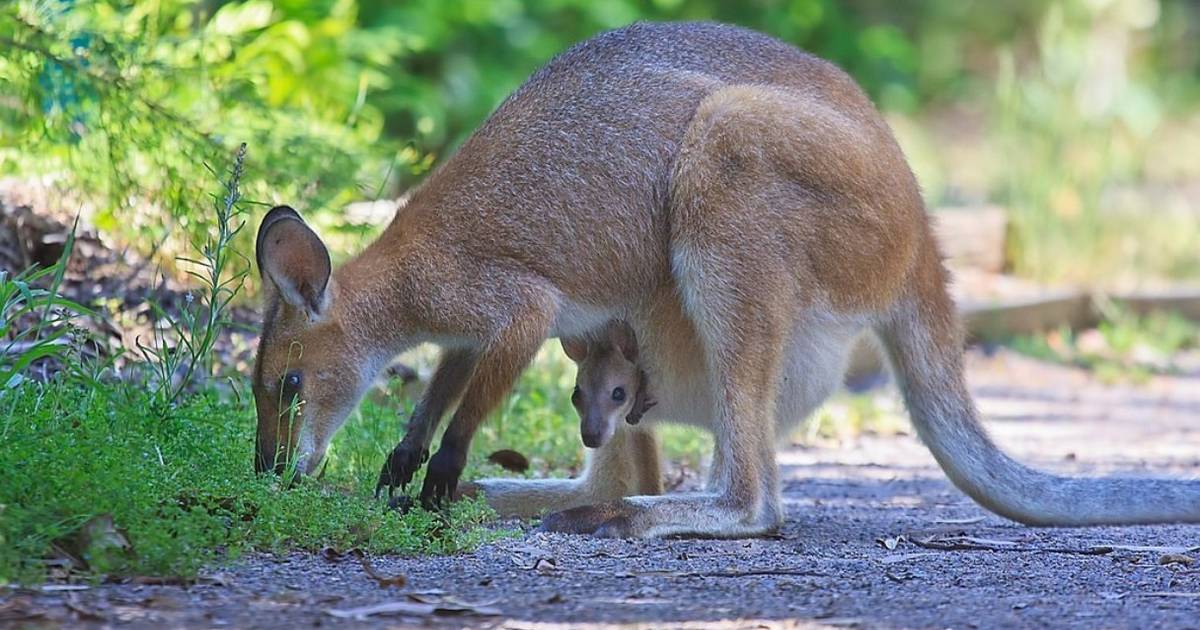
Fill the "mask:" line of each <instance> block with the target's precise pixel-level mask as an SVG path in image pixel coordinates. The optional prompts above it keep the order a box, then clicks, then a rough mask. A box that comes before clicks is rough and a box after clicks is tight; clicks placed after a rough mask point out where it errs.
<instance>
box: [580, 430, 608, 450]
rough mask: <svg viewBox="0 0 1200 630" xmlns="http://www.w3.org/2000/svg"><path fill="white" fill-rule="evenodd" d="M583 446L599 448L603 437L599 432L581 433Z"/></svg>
mask: <svg viewBox="0 0 1200 630" xmlns="http://www.w3.org/2000/svg"><path fill="white" fill-rule="evenodd" d="M582 437H583V445H584V446H586V447H588V448H600V446H601V445H602V443H603V440H604V436H603V435H602V434H601V433H600V432H599V431H583V435H582Z"/></svg>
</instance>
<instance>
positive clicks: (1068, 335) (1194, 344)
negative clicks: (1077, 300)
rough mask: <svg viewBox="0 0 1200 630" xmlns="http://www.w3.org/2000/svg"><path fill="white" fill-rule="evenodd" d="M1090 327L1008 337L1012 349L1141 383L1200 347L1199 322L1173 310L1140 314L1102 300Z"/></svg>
mask: <svg viewBox="0 0 1200 630" xmlns="http://www.w3.org/2000/svg"><path fill="white" fill-rule="evenodd" d="M1100 306H1101V314H1102V315H1103V318H1102V320H1101V321H1100V323H1099V325H1097V326H1096V328H1094V329H1088V330H1081V331H1076V330H1072V329H1070V328H1068V327H1062V328H1059V329H1058V330H1055V331H1052V332H1050V333H1049V334H1045V335H1024V336H1020V337H1017V338H1014V339H1012V340H1011V341H1009V345H1010V346H1012V348H1013V349H1014V350H1017V351H1018V352H1021V353H1023V354H1026V355H1029V356H1032V357H1034V358H1037V359H1042V360H1044V361H1052V362H1055V363H1063V364H1067V365H1074V366H1077V367H1081V368H1084V369H1087V370H1091V371H1093V372H1094V373H1095V374H1096V376H1097V377H1098V378H1099V379H1100V380H1102V381H1105V382H1110V383H1111V382H1118V381H1132V382H1135V383H1137V382H1144V381H1146V380H1147V379H1149V378H1150V376H1152V375H1154V374H1170V373H1173V372H1175V371H1176V370H1177V366H1176V363H1175V361H1176V359H1177V358H1178V357H1180V356H1181V353H1185V352H1191V351H1195V350H1197V349H1200V325H1197V323H1196V322H1194V321H1191V320H1189V319H1187V318H1185V317H1183V316H1182V315H1180V314H1178V313H1175V312H1160V311H1156V312H1152V313H1149V314H1146V315H1140V314H1138V313H1135V312H1133V311H1132V310H1130V309H1129V308H1127V307H1124V306H1121V305H1120V304H1118V303H1111V302H1104V303H1101V304H1100Z"/></svg>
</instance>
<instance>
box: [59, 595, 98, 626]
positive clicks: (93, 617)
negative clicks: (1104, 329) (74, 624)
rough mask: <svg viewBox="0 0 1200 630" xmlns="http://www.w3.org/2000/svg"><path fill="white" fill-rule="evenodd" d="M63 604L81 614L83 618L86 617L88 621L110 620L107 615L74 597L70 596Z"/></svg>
mask: <svg viewBox="0 0 1200 630" xmlns="http://www.w3.org/2000/svg"><path fill="white" fill-rule="evenodd" d="M63 604H64V605H65V606H66V607H67V608H68V609H70V610H71V612H74V613H75V614H76V615H79V617H80V618H81V619H86V620H88V621H108V618H107V617H105V616H104V615H102V614H100V613H99V612H98V611H95V610H92V609H91V608H88V607H86V606H84V605H83V604H81V603H80V602H79V601H78V600H76V599H75V598H74V597H69V598H68V599H67V600H66V601H65V602H63Z"/></svg>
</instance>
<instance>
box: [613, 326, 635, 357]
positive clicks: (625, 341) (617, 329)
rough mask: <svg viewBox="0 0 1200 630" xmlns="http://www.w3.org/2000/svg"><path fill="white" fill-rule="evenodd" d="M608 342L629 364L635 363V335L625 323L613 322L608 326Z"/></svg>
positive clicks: (631, 328)
mask: <svg viewBox="0 0 1200 630" xmlns="http://www.w3.org/2000/svg"><path fill="white" fill-rule="evenodd" d="M608 341H609V342H610V343H612V345H613V346H614V347H616V348H617V349H618V350H620V351H621V356H623V357H625V360H626V361H628V362H630V363H637V358H638V345H637V334H636V333H634V332H633V327H632V326H630V325H629V324H627V323H625V322H620V321H615V322H612V323H610V324H609V325H608Z"/></svg>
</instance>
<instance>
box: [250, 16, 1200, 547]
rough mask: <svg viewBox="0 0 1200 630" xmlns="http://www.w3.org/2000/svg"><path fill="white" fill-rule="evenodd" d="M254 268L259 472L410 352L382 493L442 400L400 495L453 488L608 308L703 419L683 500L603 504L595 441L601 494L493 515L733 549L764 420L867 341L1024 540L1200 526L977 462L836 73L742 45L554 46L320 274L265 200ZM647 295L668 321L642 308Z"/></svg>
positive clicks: (881, 138)
mask: <svg viewBox="0 0 1200 630" xmlns="http://www.w3.org/2000/svg"><path fill="white" fill-rule="evenodd" d="M256 257H257V261H258V266H259V269H260V270H261V273H262V276H263V278H264V285H265V286H266V288H265V290H264V293H265V298H266V306H265V313H264V325H263V330H262V336H261V339H260V343H259V349H258V356H257V360H256V364H255V369H254V375H253V382H252V385H253V390H254V396H255V404H256V406H257V412H258V430H257V455H256V462H257V467H258V468H259V469H260V470H271V469H282V465H281V463H280V460H283V461H288V460H290V461H294V462H295V465H296V467H297V470H298V471H300V472H301V473H311V472H312V471H313V470H314V469H315V468H316V467H317V466H318V463H319V461H320V460H321V458H322V457H323V455H324V452H325V450H326V447H327V445H328V443H329V440H330V437H331V436H332V435H333V432H334V431H336V430H337V428H338V427H339V426H340V425H341V424H342V423H343V422H344V421H345V419H346V417H347V416H348V414H349V413H350V411H351V410H352V409H353V408H354V406H355V405H356V404H357V403H358V401H359V399H360V397H361V396H362V394H363V392H364V390H365V389H366V388H367V386H368V385H369V384H370V383H371V382H372V380H373V378H374V376H375V375H376V374H377V373H378V371H379V370H381V369H383V368H384V367H385V366H386V365H387V362H388V361H389V360H390V359H391V358H392V357H394V356H395V355H397V354H398V353H399V352H401V351H402V350H404V349H405V348H407V347H410V346H411V345H413V344H416V343H421V342H433V343H436V344H439V345H441V346H442V347H443V348H444V353H443V355H442V358H441V361H440V363H439V365H438V368H437V371H436V373H435V375H434V377H433V379H432V381H431V383H430V385H429V387H428V388H427V390H426V392H425V393H424V395H423V397H422V399H421V401H420V402H419V404H418V405H417V407H416V409H415V411H414V413H413V417H412V418H411V420H410V423H409V429H408V431H407V432H406V434H405V436H404V439H403V440H401V442H400V443H399V444H398V445H397V446H396V448H395V449H394V450H393V451H392V453H391V455H390V456H389V457H388V459H387V461H386V462H385V464H384V467H383V470H382V471H381V474H380V487H381V488H384V487H386V488H387V489H388V491H389V492H391V490H392V488H394V487H403V486H404V485H405V484H407V483H409V482H411V480H412V477H413V474H414V472H415V471H416V470H417V469H418V468H419V467H420V466H421V464H422V461H423V460H424V458H425V457H426V455H427V454H428V452H429V451H428V449H429V446H430V443H431V442H432V436H433V431H434V429H436V427H437V426H438V424H439V423H440V422H441V418H442V416H443V415H444V414H445V413H447V412H449V410H450V409H452V408H453V414H452V416H451V419H450V423H449V425H448V427H447V429H446V431H445V433H444V435H443V438H442V440H441V443H440V446H439V448H438V450H437V452H436V453H435V454H434V455H433V456H432V458H430V459H429V461H428V467H427V470H426V473H425V478H424V481H423V483H422V487H421V494H422V496H423V497H432V498H437V497H449V496H453V495H454V494H455V492H456V491H457V489H458V488H457V486H458V479H459V476H460V475H461V473H462V470H463V466H464V464H465V460H466V453H467V448H468V447H469V445H470V442H471V439H472V436H473V435H474V433H475V431H476V429H477V428H478V426H479V424H480V423H481V422H482V421H483V420H484V418H485V417H486V416H487V415H488V414H489V413H490V412H491V411H492V410H493V409H494V408H496V407H497V406H498V404H499V403H500V401H501V400H502V398H503V396H504V395H505V394H506V393H507V392H508V391H509V389H510V388H511V386H512V385H513V383H514V381H515V380H516V378H517V377H518V375H519V374H520V373H521V371H522V370H523V369H524V368H525V367H526V365H528V363H529V362H530V361H531V360H532V358H533V356H534V353H535V352H536V351H537V349H538V348H539V346H540V345H541V343H542V342H543V340H544V339H546V338H547V337H560V338H562V337H567V338H572V337H585V336H588V335H590V334H593V333H594V331H596V330H599V329H601V327H603V326H604V325H605V323H606V322H608V321H610V320H612V319H619V320H623V321H626V322H628V323H629V325H630V327H631V328H632V329H633V330H634V331H635V333H636V334H637V337H638V338H639V339H642V340H645V341H646V343H644V344H642V346H641V348H640V349H639V361H640V362H642V363H643V365H644V366H645V368H646V370H647V372H648V373H649V374H650V375H651V382H652V383H653V384H654V387H655V391H654V396H655V399H656V400H658V401H659V407H656V408H655V411H654V413H656V414H657V413H659V411H658V410H659V408H660V407H661V408H662V409H663V412H662V413H664V414H665V413H667V411H668V410H669V411H670V413H671V414H673V415H678V416H680V417H682V418H683V419H687V420H690V421H694V422H697V423H700V424H703V425H705V426H708V427H710V428H711V430H712V432H713V435H714V443H715V453H714V470H713V473H712V479H711V482H712V483H710V485H709V487H708V488H706V489H705V490H704V491H702V492H695V493H684V494H677V495H667V496H659V495H646V494H636V495H634V496H625V497H616V498H614V494H618V493H620V492H625V491H626V490H628V491H629V492H630V493H633V492H637V491H638V490H637V489H636V487H634V486H636V484H633V483H628V482H622V483H616V482H615V481H613V480H627V479H629V478H630V477H631V476H632V475H630V474H629V471H628V470H626V469H624V468H622V467H623V466H625V465H626V464H627V463H628V458H622V457H616V456H612V453H611V449H613V448H615V447H616V446H618V445H619V443H621V442H623V441H625V440H624V439H623V438H622V439H617V438H616V437H615V436H614V439H610V440H609V441H608V442H607V443H605V444H604V445H603V446H601V447H600V448H599V449H597V451H596V453H595V454H594V456H593V458H592V465H591V467H590V468H589V477H591V478H596V479H601V480H607V481H610V482H613V483H595V484H592V485H583V486H581V485H569V486H568V485H563V486H546V485H544V484H541V485H539V484H537V483H528V484H527V482H525V481H523V480H509V481H505V482H491V481H489V480H483V481H481V482H480V483H479V488H480V489H481V491H482V493H483V495H484V497H485V498H486V499H487V500H488V501H489V502H491V503H492V504H493V505H496V506H499V507H498V508H497V509H500V510H501V511H503V512H508V511H512V512H523V513H536V512H538V511H539V510H541V509H543V508H545V509H552V510H561V511H556V512H553V513H552V514H550V515H549V516H547V518H546V519H545V520H544V521H543V527H545V528H546V529H549V530H552V531H565V532H577V533H591V534H594V535H598V536H632V537H638V536H661V535H670V534H691V535H702V536H724V537H737V536H749V535H757V534H761V533H764V532H768V531H771V530H773V529H775V528H777V527H778V526H779V525H780V523H781V522H782V520H783V510H782V508H781V502H780V497H779V487H778V486H779V483H778V469H777V466H776V462H775V449H774V436H775V432H776V428H775V427H776V424H777V419H778V418H781V417H787V418H803V417H805V416H807V415H808V414H809V413H810V412H811V411H812V410H813V409H815V408H816V406H817V405H818V404H819V403H820V402H821V400H822V399H823V398H824V397H825V396H827V395H828V394H829V393H830V392H832V391H833V390H834V389H835V387H836V385H837V383H838V381H839V379H840V377H841V374H842V369H843V367H844V363H845V358H846V355H847V353H848V351H849V348H850V345H851V344H852V343H853V341H854V340H855V339H856V338H857V336H858V334H859V333H860V332H862V331H865V330H869V331H873V332H874V333H875V334H877V335H878V336H879V337H880V338H881V339H882V341H883V344H884V347H885V349H886V351H887V353H888V355H889V357H890V360H891V362H892V364H893V367H894V370H895V373H896V375H897V380H898V382H899V384H900V386H901V389H902V392H903V396H904V399H905V401H906V404H907V407H908V409H909V412H910V416H911V417H912V421H913V424H914V425H915V427H916V430H917V432H918V434H919V435H920V437H921V438H922V440H923V441H924V443H925V444H926V445H927V446H928V447H929V449H930V450H931V452H932V453H933V456H934V458H935V459H936V460H937V462H938V463H939V464H940V465H941V467H942V468H943V470H944V471H945V472H946V474H947V475H948V476H949V478H950V479H951V480H952V481H953V482H954V484H955V485H957V486H958V488H960V489H961V490H962V491H963V492H965V493H966V494H967V495H969V496H971V497H972V498H973V499H975V500H976V501H977V502H979V503H980V504H981V505H983V506H984V507H986V508H988V509H990V510H992V511H994V512H996V513H998V514H1000V515H1003V516H1005V517H1008V518H1010V519H1013V520H1016V521H1020V522H1022V523H1028V524H1034V525H1091V524H1104V523H1108V524H1131V523H1153V522H1196V521H1200V482H1198V481H1189V480H1180V479H1143V478H1113V477H1100V478H1077V477H1063V476H1055V475H1050V474H1047V473H1045V472H1041V471H1037V470H1034V469H1031V468H1029V467H1027V466H1025V465H1023V464H1021V463H1018V462H1017V461H1015V460H1013V459H1011V458H1010V457H1008V456H1007V455H1005V454H1004V453H1002V452H1001V451H1000V450H999V449H997V447H996V446H995V444H994V443H993V442H992V441H991V439H990V438H989V437H988V435H987V433H986V432H985V431H984V429H983V427H982V425H981V424H980V421H979V417H978V414H977V412H976V410H975V406H974V403H973V401H972V400H971V397H970V394H969V392H968V390H967V387H966V383H965V381H964V376H963V363H962V347H963V335H962V331H961V328H960V324H959V321H958V318H957V315H956V311H955V308H954V304H953V303H952V301H951V299H950V297H949V295H948V294H947V291H946V282H947V273H946V270H945V268H944V267H943V265H942V259H941V256H940V254H939V251H938V246H937V243H936V242H935V240H934V237H933V234H932V232H931V230H930V225H929V218H928V215H927V213H926V209H925V205H924V202H923V200H922V198H921V195H920V192H919V190H918V187H917V183H916V180H915V178H914V177H913V175H912V172H911V171H910V170H909V168H908V165H907V162H906V161H905V158H904V155H903V153H902V152H901V150H900V148H899V146H898V145H897V143H896V141H895V139H894V138H893V136H892V133H891V131H890V130H889V128H888V126H887V125H886V123H885V122H884V121H883V119H882V117H881V116H880V114H879V113H878V112H877V110H876V109H875V107H874V106H873V105H872V103H871V102H870V100H869V99H868V98H867V96H866V95H865V94H864V93H863V92H862V90H861V89H860V88H859V87H858V86H857V85H856V84H855V82H854V80H853V79H851V78H850V77H849V76H848V75H846V74H845V73H844V72H842V71H841V70H840V69H838V68H837V67H836V66H834V65H833V64H831V63H829V62H827V61H824V60H821V59H818V58H816V57H814V56H811V55H808V54H806V53H804V52H801V51H800V50H798V49H796V48H794V47H792V46H790V45H788V44H785V43H783V42H780V41H778V40H775V39H773V38H771V37H768V36H766V35H762V34H759V33H755V32H753V31H749V30H746V29H742V28H738V27H733V26H725V25H720V24H709V23H682V24H634V25H632V26H629V27H626V28H622V29H619V30H615V31H611V32H607V33H604V34H601V35H598V36H596V37H594V38H592V39H590V40H587V41H585V42H583V43H581V44H578V45H576V46H575V47H573V48H571V49H569V50H568V51H566V52H564V53H562V54H561V55H559V56H558V57H556V58H555V59H553V60H551V61H550V62H549V63H548V64H547V65H546V66H545V67H543V68H542V69H540V70H538V71H537V72H536V73H534V74H533V76H532V77H530V79H529V80H528V81H527V82H526V83H525V84H524V85H523V86H522V87H520V88H519V89H518V90H517V91H516V92H514V93H513V94H512V95H511V96H510V97H509V98H508V99H506V100H505V101H504V102H503V103H502V104H501V105H500V106H499V107H498V108H497V110H496V111H495V112H494V113H493V114H492V115H491V116H490V117H489V118H488V120H487V121H485V122H484V123H483V125H482V126H481V127H480V128H479V129H478V130H477V131H476V132H475V133H474V134H473V135H472V136H471V137H470V138H469V139H468V140H467V141H466V142H464V143H463V145H462V146H461V148H460V149H459V150H458V152H457V153H456V154H455V155H453V156H452V157H450V158H449V159H448V160H447V161H446V162H445V163H443V164H442V165H441V166H440V167H438V168H437V169H436V170H435V171H434V172H433V173H432V174H430V175H429V177H428V178H426V180H425V181H424V182H423V183H422V184H421V185H420V186H419V187H418V188H417V189H416V190H414V191H413V193H412V195H411V197H410V201H409V203H408V205H407V206H406V207H405V208H404V209H403V210H402V211H400V212H399V213H398V214H397V216H396V218H395V219H394V220H393V221H392V222H391V224H390V225H389V226H388V227H387V229H385V230H384V232H383V233H382V234H381V235H380V236H379V238H378V239H376V240H375V241H374V242H373V243H371V244H370V245H369V246H368V247H366V248H365V249H364V250H363V251H362V252H361V253H359V254H358V255H357V256H355V257H353V258H352V259H350V260H349V261H347V262H346V263H345V264H343V265H342V266H340V267H339V268H338V269H336V270H333V269H332V266H331V264H330V258H329V254H328V251H327V249H326V247H325V246H324V244H323V243H322V241H321V240H320V238H319V237H318V236H317V234H316V233H315V232H314V231H313V230H312V229H311V228H309V227H308V226H307V225H306V224H305V223H304V221H303V220H302V219H301V217H300V216H299V214H298V213H296V212H295V211H294V210H292V209H291V208H288V207H278V208H275V209H273V210H271V211H270V212H268V213H267V215H266V216H265V217H264V218H263V221H262V223H261V225H260V227H259V232H258V239H257V243H256ZM664 294H666V295H673V296H674V298H673V302H674V303H675V304H677V306H678V313H677V314H678V315H680V316H681V318H679V317H672V316H670V315H669V313H670V312H671V309H666V310H664V309H662V308H660V306H661V302H662V301H661V300H660V299H659V297H658V296H661V295H664ZM680 330H683V331H686V332H683V333H681V332H679V331H680ZM685 340H686V341H685ZM296 400H301V401H303V404H302V405H293V404H292V403H293V402H294V401H296ZM627 433H628V431H626V428H623V429H622V430H620V431H617V433H616V435H624V434H627ZM618 486H619V488H618V490H613V488H614V487H618ZM593 488H603V491H600V490H593ZM564 497H565V498H564ZM560 499H562V500H560ZM574 502H582V503H583V504H581V505H575V506H573V507H569V508H563V507H562V506H564V505H568V504H570V503H574Z"/></svg>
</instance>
